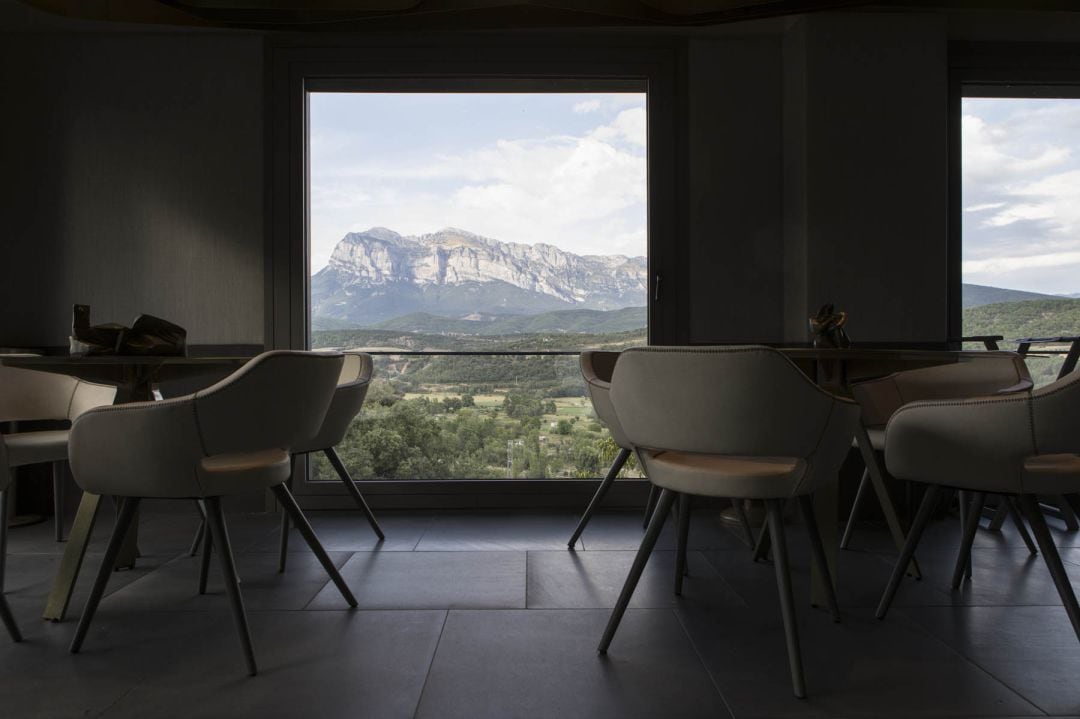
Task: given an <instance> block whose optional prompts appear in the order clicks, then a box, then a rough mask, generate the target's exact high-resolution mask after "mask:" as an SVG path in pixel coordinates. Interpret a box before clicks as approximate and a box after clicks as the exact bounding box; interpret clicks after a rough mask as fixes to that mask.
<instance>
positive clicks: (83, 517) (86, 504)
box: [0, 354, 251, 622]
mask: <svg viewBox="0 0 1080 719" xmlns="http://www.w3.org/2000/svg"><path fill="white" fill-rule="evenodd" d="M249 359H251V357H249V356H152V355H104V354H103V355H33V354H9V355H5V354H0V364H3V365H6V366H9V367H20V368H23V369H30V370H36V371H40V372H54V373H58V374H65V375H69V376H71V377H77V378H78V379H82V380H86V381H88V382H99V383H102V384H111V385H114V386H115V387H116V388H117V393H116V400H115V402H116V403H117V404H122V403H127V402H143V401H153V400H155V399H160V398H161V392H160V388H161V387H163V386H168V385H173V386H175V387H178V388H182V389H181V390H180V392H179V393H180V394H183V393H184V392H190V391H194V390H195V389H198V388H199V387H205V386H208V385H210V384H213V383H214V382H216V381H217V380H219V379H221V378H223V377H225V376H226V375H228V374H229V373H230V372H232V371H233V370H235V369H237V368H239V367H240V366H241V365H243V364H244V363H245V362H247V361H248V360H249ZM100 503H101V496H100V495H97V494H93V493H92V492H83V493H82V497H81V498H80V500H79V508H78V510H77V511H76V513H75V520H74V522H73V523H72V526H71V531H70V533H69V535H68V540H67V544H66V546H65V547H64V554H63V557H62V558H61V560H60V567H59V569H58V570H57V573H56V577H55V578H54V580H53V586H52V589H51V590H50V592H49V596H48V599H47V600H46V603H45V611H44V613H43V617H44V618H45V619H48V620H51V621H54V622H59V621H62V620H63V618H64V615H65V614H66V613H67V609H68V605H69V604H70V602H71V596H72V593H73V592H74V590H75V582H76V580H77V579H78V576H79V570H80V568H81V567H82V562H83V559H84V557H85V556H86V550H87V548H88V547H89V545H90V537H91V534H92V532H93V529H94V523H95V521H96V519H97V515H98V508H99V505H100ZM138 526H139V523H138V521H137V519H136V521H133V522H132V523H131V529H130V530H129V532H128V534H127V536H126V537H125V540H124V544H123V547H122V549H121V551H120V555H119V557H118V558H117V561H116V568H117V569H130V568H131V567H134V566H135V561H136V559H137V557H138Z"/></svg>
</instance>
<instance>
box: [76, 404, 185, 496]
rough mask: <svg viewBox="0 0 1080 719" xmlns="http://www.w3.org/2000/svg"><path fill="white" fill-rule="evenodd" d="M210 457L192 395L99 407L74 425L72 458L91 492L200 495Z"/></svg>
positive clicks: (83, 484)
mask: <svg viewBox="0 0 1080 719" xmlns="http://www.w3.org/2000/svg"><path fill="white" fill-rule="evenodd" d="M205 455H206V452H205V451H204V450H203V444H202V438H201V436H200V432H199V426H198V423H197V421H196V417H195V405H194V402H193V401H192V399H191V398H190V397H185V398H179V399H173V400H164V401H161V402H134V403H131V404H123V405H112V406H106V407H97V408H95V409H91V410H88V411H86V412H84V413H83V414H82V415H80V416H79V417H78V418H76V419H75V421H74V422H73V423H72V425H71V435H70V438H69V440H68V459H69V460H70V462H71V470H72V474H73V475H74V477H75V482H76V483H77V484H78V485H79V486H80V487H82V488H83V489H84V490H86V491H88V492H93V493H95V494H111V495H117V496H121V497H198V496H201V495H202V488H201V485H200V483H199V478H198V472H197V467H198V463H199V460H200V459H202V457H204V456H205Z"/></svg>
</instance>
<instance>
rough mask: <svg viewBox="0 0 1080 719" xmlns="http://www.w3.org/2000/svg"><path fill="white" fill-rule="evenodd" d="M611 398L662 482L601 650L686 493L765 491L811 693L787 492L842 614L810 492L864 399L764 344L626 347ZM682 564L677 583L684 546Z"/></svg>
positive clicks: (843, 444) (797, 688) (839, 450)
mask: <svg viewBox="0 0 1080 719" xmlns="http://www.w3.org/2000/svg"><path fill="white" fill-rule="evenodd" d="M611 402H612V405H613V406H614V408H615V413H616V414H617V416H618V419H619V423H620V425H621V426H622V429H623V431H624V432H625V434H626V438H627V439H628V440H629V442H630V443H631V444H632V446H634V448H635V451H636V452H637V455H638V458H639V460H640V461H641V464H642V467H644V469H645V473H646V474H647V475H648V477H649V480H650V481H651V482H652V483H653V484H655V485H657V486H658V487H660V488H661V490H662V491H661V494H660V499H659V501H658V504H657V508H656V511H655V512H654V514H653V518H652V520H651V521H650V523H649V528H648V531H647V532H646V533H645V538H644V539H643V540H642V543H641V548H640V549H639V550H638V554H637V557H636V559H635V560H634V564H633V566H632V567H631V570H630V574H629V576H628V577H627V579H626V584H625V585H624V587H623V590H622V593H621V595H620V596H619V600H618V602H617V604H616V606H615V609H614V611H613V612H612V614H611V619H610V621H609V622H608V626H607V629H606V630H605V631H604V636H603V638H602V639H601V641H600V647H599V651H600V652H602V653H603V652H606V651H607V649H608V646H609V644H610V643H611V639H612V637H613V636H614V634H615V630H616V629H617V628H618V625H619V621H620V619H621V618H622V615H623V613H624V612H625V610H626V607H627V605H628V604H629V602H630V598H631V595H632V594H633V592H634V587H635V586H636V585H637V582H638V579H639V578H640V577H641V573H642V571H643V570H644V568H645V563H646V562H647V561H648V558H649V554H650V553H651V552H652V549H653V546H654V545H655V543H656V539H657V537H658V536H659V534H660V530H661V528H662V527H663V524H664V520H665V518H666V517H667V514H668V512H669V511H670V510H671V506H672V502H673V501H674V499H675V497H676V496H678V495H703V496H708V497H731V498H736V499H760V500H764V502H765V506H766V510H767V516H768V522H769V531H770V534H771V537H772V545H773V555H774V557H775V562H776V579H777V583H778V584H779V589H780V604H781V608H782V611H783V617H784V628H785V631H786V636H787V645H788V658H789V662H790V665H791V679H792V686H793V689H794V692H795V695H796V696H800V697H801V696H804V694H805V683H804V680H803V672H802V660H801V658H800V652H799V639H798V632H797V629H796V624H795V610H794V601H793V599H792V593H791V579H790V575H789V572H788V561H787V545H786V543H785V540H784V522H783V503H784V500H785V499H787V498H797V500H798V502H799V506H800V508H801V509H802V513H803V517H804V519H805V521H806V523H807V527H808V530H809V532H808V533H809V535H810V540H811V549H812V550H813V556H814V560H815V562H816V564H817V566H818V569H819V570H820V571H821V573H822V574H823V575H824V576H825V578H826V581H825V582H824V583H825V585H826V589H827V591H826V595H827V599H828V603H829V607H830V609H831V611H832V613H833V617H834V619H837V620H838V619H839V609H838V607H837V605H836V597H835V593H834V591H833V584H832V581H831V580H830V579H829V578H828V576H829V569H828V565H827V563H826V561H825V551H824V547H823V546H822V543H821V536H820V535H819V533H818V530H817V524H816V520H815V517H814V512H813V507H812V505H811V495H812V494H813V492H814V490H815V489H817V488H818V487H819V486H821V485H822V484H824V483H826V482H832V481H835V478H836V474H837V472H838V470H839V468H840V464H841V463H842V462H843V460H844V457H845V456H846V455H847V452H848V450H849V449H850V447H851V437H852V435H853V434H854V432H855V424H856V423H857V422H858V418H859V407H858V405H857V404H855V403H854V402H852V401H849V400H846V399H842V398H839V397H834V396H833V395H831V394H829V393H827V392H825V391H823V390H821V389H820V388H818V386H817V385H815V384H814V383H813V382H812V381H811V380H810V379H809V378H807V377H806V375H804V374H803V373H802V372H801V371H800V370H799V369H798V368H797V367H796V366H795V365H794V364H792V363H791V362H790V361H789V360H788V359H787V358H786V357H785V356H784V355H783V354H781V353H780V352H778V351H776V350H774V349H770V348H768V347H758V346H748V347H716V348H676V347H647V348H635V349H630V350H627V351H625V352H623V354H622V357H620V359H619V363H618V365H616V367H615V373H614V376H613V377H612V382H611ZM679 525H680V526H679V544H680V546H681V547H683V548H685V546H686V533H687V531H688V523H687V522H686V513H685V512H683V513H680V521H679ZM676 564H677V567H676V577H675V585H676V592H677V593H678V592H679V591H680V589H681V584H682V576H683V570H684V568H685V553H684V551H680V552H679V558H678V561H677V562H676Z"/></svg>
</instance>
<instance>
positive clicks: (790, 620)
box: [765, 499, 806, 699]
mask: <svg viewBox="0 0 1080 719" xmlns="http://www.w3.org/2000/svg"><path fill="white" fill-rule="evenodd" d="M765 509H766V514H767V517H768V522H769V534H770V535H771V536H772V544H773V559H774V560H775V561H774V565H775V567H776V586H777V589H778V590H779V592H780V612H781V614H783V617H784V636H785V637H786V639H787V651H788V664H789V665H790V666H791V688H792V691H793V692H794V693H795V696H797V697H799V698H800V699H802V698H804V697H805V696H806V680H805V678H804V677H803V667H802V652H801V651H800V649H799V628H798V625H797V624H796V621H795V596H794V594H793V593H792V591H791V569H790V567H789V566H788V556H787V541H786V540H785V538H784V501H783V500H782V499H766V500H765Z"/></svg>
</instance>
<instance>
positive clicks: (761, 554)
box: [754, 520, 772, 562]
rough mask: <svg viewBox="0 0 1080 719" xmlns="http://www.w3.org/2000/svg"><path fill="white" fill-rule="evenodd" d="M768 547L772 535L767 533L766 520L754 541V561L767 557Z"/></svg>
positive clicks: (767, 525)
mask: <svg viewBox="0 0 1080 719" xmlns="http://www.w3.org/2000/svg"><path fill="white" fill-rule="evenodd" d="M770 548H772V536H771V535H770V534H769V522H768V521H767V520H766V521H765V522H763V523H762V525H761V529H759V530H758V535H757V541H756V542H754V561H755V562H764V561H765V560H766V559H768V558H769V549H770Z"/></svg>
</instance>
